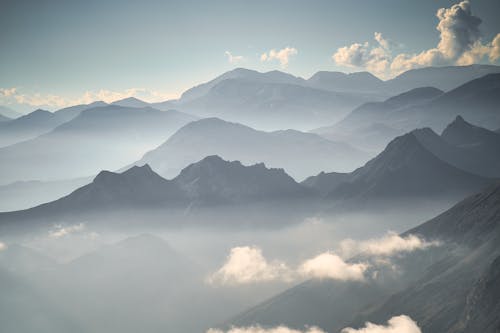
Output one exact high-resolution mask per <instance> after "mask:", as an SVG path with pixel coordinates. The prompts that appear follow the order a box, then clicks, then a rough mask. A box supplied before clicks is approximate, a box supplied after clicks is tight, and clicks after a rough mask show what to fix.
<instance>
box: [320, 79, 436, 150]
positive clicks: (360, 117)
mask: <svg viewBox="0 0 500 333" xmlns="http://www.w3.org/2000/svg"><path fill="white" fill-rule="evenodd" d="M442 94H443V92H442V91H441V90H439V89H436V88H433V87H424V88H415V89H413V90H410V91H407V92H405V93H402V94H400V95H397V96H394V97H391V98H389V99H387V100H385V101H384V102H370V103H366V104H363V105H362V106H360V107H358V108H356V109H354V110H353V111H352V112H351V113H349V115H348V116H347V117H345V118H344V119H343V120H341V121H340V122H338V123H337V124H335V125H333V126H328V127H322V128H318V129H316V130H314V131H313V132H314V133H318V134H320V135H322V136H324V137H325V138H328V139H332V140H344V141H347V142H351V143H352V144H354V145H356V146H359V147H363V148H365V149H370V150H375V151H378V150H380V149H381V147H384V146H385V145H387V143H388V142H390V141H391V140H392V139H393V138H394V137H396V136H398V135H401V134H403V133H402V132H403V130H402V129H401V127H398V126H397V125H393V124H392V123H391V121H389V120H390V119H392V118H395V117H397V113H398V112H399V111H400V110H401V109H405V108H408V107H414V106H418V105H421V104H423V103H426V102H429V101H430V100H432V99H434V98H437V97H438V96H440V95H442ZM388 124H389V125H388Z"/></svg>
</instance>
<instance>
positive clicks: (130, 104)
mask: <svg viewBox="0 0 500 333" xmlns="http://www.w3.org/2000/svg"><path fill="white" fill-rule="evenodd" d="M111 105H118V106H123V107H127V108H145V107H148V106H150V105H149V103H146V102H144V101H141V100H140V99H138V98H135V97H127V98H124V99H120V100H118V101H114V102H113V103H111Z"/></svg>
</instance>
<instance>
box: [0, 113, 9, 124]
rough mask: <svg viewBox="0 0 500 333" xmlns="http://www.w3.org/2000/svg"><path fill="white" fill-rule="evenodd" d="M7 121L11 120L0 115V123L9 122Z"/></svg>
mask: <svg viewBox="0 0 500 333" xmlns="http://www.w3.org/2000/svg"><path fill="white" fill-rule="evenodd" d="M9 120H12V119H10V118H9V117H6V116H3V115H1V114H0V122H3V121H9Z"/></svg>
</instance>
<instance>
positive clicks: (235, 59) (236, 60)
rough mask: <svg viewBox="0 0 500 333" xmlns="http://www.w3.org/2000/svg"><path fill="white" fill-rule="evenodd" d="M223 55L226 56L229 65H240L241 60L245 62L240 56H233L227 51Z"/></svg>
mask: <svg viewBox="0 0 500 333" xmlns="http://www.w3.org/2000/svg"><path fill="white" fill-rule="evenodd" d="M224 54H225V55H226V57H227V60H228V61H229V62H230V63H231V64H237V63H240V62H242V61H243V60H245V58H244V57H243V56H241V55H238V56H237V55H233V54H232V53H231V52H229V51H226V52H224Z"/></svg>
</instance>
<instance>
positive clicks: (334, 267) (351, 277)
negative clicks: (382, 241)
mask: <svg viewBox="0 0 500 333" xmlns="http://www.w3.org/2000/svg"><path fill="white" fill-rule="evenodd" d="M368 267H369V265H367V264H364V263H355V264H351V263H347V262H345V261H344V260H343V259H342V258H340V257H339V256H337V255H335V254H333V253H330V252H325V253H322V254H320V255H318V256H316V257H314V258H312V259H309V260H306V261H305V262H304V263H303V264H302V265H301V266H300V268H299V272H300V274H301V275H303V276H305V277H308V278H319V279H334V280H341V281H362V280H364V278H365V276H364V273H365V271H366V270H367V269H368Z"/></svg>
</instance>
